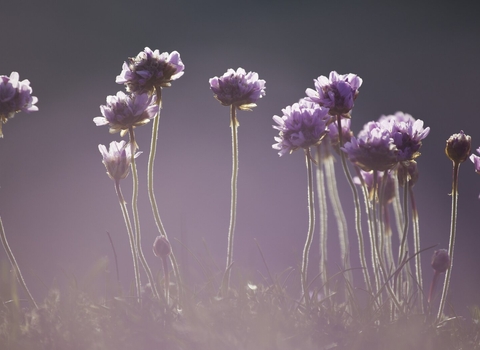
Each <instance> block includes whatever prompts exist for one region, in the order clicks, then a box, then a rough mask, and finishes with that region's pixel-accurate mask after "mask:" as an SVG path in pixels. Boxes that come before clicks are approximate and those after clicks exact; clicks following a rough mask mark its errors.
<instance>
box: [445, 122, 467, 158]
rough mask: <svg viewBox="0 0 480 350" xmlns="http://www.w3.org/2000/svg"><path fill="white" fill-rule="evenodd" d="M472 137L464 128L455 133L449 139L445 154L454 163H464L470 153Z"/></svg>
mask: <svg viewBox="0 0 480 350" xmlns="http://www.w3.org/2000/svg"><path fill="white" fill-rule="evenodd" d="M471 143H472V138H471V137H470V136H468V135H465V134H464V132H463V130H462V131H460V132H459V133H458V134H453V135H452V136H450V137H449V138H448V140H447V145H446V146H445V154H446V155H447V157H448V158H450V160H451V161H453V162H454V163H458V164H460V163H463V162H464V161H466V160H467V158H468V156H469V155H470V148H471Z"/></svg>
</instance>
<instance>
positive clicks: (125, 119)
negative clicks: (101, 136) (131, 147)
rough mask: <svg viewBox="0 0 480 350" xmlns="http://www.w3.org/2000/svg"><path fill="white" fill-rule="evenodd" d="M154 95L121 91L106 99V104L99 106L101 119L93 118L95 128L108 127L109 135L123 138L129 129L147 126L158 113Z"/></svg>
mask: <svg viewBox="0 0 480 350" xmlns="http://www.w3.org/2000/svg"><path fill="white" fill-rule="evenodd" d="M158 109H159V107H158V105H157V104H156V103H155V95H151V96H149V95H148V94H146V93H145V94H140V95H137V94H131V95H127V94H125V93H124V92H122V91H119V92H117V94H116V95H115V96H108V97H107V104H106V105H102V106H100V111H101V112H102V117H95V118H93V122H94V123H95V124H97V126H101V125H107V124H108V125H109V126H110V133H111V134H114V133H116V132H120V135H121V136H123V135H125V134H126V132H127V131H128V130H129V129H130V128H135V127H137V126H141V125H145V124H147V123H148V122H149V121H150V119H153V118H154V117H155V115H156V114H157V112H158Z"/></svg>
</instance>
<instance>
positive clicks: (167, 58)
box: [116, 47, 185, 94]
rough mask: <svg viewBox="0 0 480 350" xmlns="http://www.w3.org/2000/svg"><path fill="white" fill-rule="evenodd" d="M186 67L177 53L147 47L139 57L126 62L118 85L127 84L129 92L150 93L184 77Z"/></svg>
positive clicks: (117, 80) (119, 76) (118, 79)
mask: <svg viewBox="0 0 480 350" xmlns="http://www.w3.org/2000/svg"><path fill="white" fill-rule="evenodd" d="M184 69H185V66H184V64H183V62H182V60H181V58H180V54H179V53H178V52H177V51H173V52H171V53H170V54H169V53H168V52H163V53H160V51H158V50H155V51H152V50H151V49H150V48H148V47H146V48H145V50H144V51H142V52H140V53H139V54H138V55H137V57H131V58H129V59H128V62H124V63H123V66H122V72H121V73H120V75H118V76H117V79H116V82H117V83H118V84H125V86H126V89H127V91H128V92H132V93H138V94H142V93H149V94H152V93H153V92H154V90H158V89H159V88H161V87H167V86H170V85H171V82H172V81H173V80H176V79H178V78H180V77H181V76H182V75H183V73H184V72H183V70H184Z"/></svg>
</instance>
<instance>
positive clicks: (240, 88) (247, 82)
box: [209, 68, 265, 110]
mask: <svg viewBox="0 0 480 350" xmlns="http://www.w3.org/2000/svg"><path fill="white" fill-rule="evenodd" d="M209 82H210V89H211V90H212V91H213V93H214V94H215V98H216V99H217V100H218V101H219V102H220V103H221V104H222V105H223V106H232V105H233V106H235V107H236V108H238V109H240V110H251V109H252V108H253V107H256V104H255V102H257V100H258V99H260V98H262V97H263V96H265V80H262V79H258V74H257V73H255V72H248V73H246V72H245V70H244V69H243V68H238V69H237V71H234V70H233V69H231V68H230V69H229V70H227V72H226V73H225V74H224V75H222V76H221V77H213V78H211V79H210V80H209Z"/></svg>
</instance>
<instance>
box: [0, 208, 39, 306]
mask: <svg viewBox="0 0 480 350" xmlns="http://www.w3.org/2000/svg"><path fill="white" fill-rule="evenodd" d="M0 239H1V240H2V245H3V248H4V249H5V252H6V253H7V256H8V260H10V264H12V266H13V269H14V270H15V275H16V277H17V280H18V282H19V283H20V285H21V286H22V288H23V290H24V291H25V293H27V296H28V298H29V299H30V302H31V303H32V304H33V306H35V308H36V309H38V305H37V303H36V302H35V299H33V296H32V294H31V293H30V291H29V290H28V287H27V284H26V283H25V280H24V279H23V276H22V272H21V271H20V266H18V263H17V260H16V259H15V256H14V255H13V252H12V249H11V248H10V245H9V244H8V241H7V236H6V235H5V229H4V228H3V222H2V218H1V217H0Z"/></svg>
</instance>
